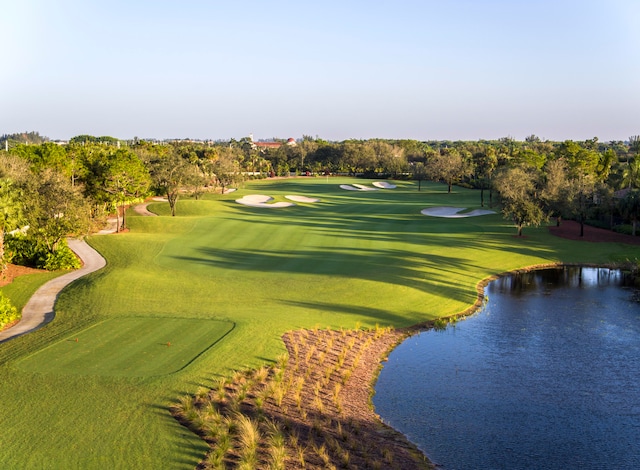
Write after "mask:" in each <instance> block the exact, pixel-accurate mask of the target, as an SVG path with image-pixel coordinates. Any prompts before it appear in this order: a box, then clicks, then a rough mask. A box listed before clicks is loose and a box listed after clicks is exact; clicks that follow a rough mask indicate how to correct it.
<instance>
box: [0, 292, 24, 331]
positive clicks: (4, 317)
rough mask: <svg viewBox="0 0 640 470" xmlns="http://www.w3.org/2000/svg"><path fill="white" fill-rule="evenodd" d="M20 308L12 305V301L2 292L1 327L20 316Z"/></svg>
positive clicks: (0, 304) (0, 305) (0, 296)
mask: <svg viewBox="0 0 640 470" xmlns="http://www.w3.org/2000/svg"><path fill="white" fill-rule="evenodd" d="M20 316H21V314H20V312H18V309H17V308H15V307H14V306H13V305H11V301H10V300H9V299H8V298H7V297H5V296H4V295H3V294H2V292H0V328H3V327H4V326H5V325H8V324H9V323H12V322H14V321H16V320H18V319H19V318H20Z"/></svg>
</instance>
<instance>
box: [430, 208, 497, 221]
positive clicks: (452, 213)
mask: <svg viewBox="0 0 640 470" xmlns="http://www.w3.org/2000/svg"><path fill="white" fill-rule="evenodd" d="M465 209H466V208H465V207H430V208H428V209H422V210H421V211H420V213H421V214H424V215H430V216H431V217H446V218H449V219H459V218H463V217H478V216H480V215H489V214H495V213H496V212H495V211H490V210H486V209H476V210H473V211H471V212H465V213H464V214H460V212H462V211H463V210H465Z"/></svg>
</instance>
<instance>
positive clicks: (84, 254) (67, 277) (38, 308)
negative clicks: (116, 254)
mask: <svg viewBox="0 0 640 470" xmlns="http://www.w3.org/2000/svg"><path fill="white" fill-rule="evenodd" d="M67 242H68V244H69V248H71V249H72V250H73V251H74V253H75V254H77V255H78V256H79V257H80V259H81V260H82V263H83V265H82V267H81V268H80V269H78V270H76V271H72V272H70V273H68V274H63V275H62V276H60V277H57V278H55V279H52V280H50V281H49V282H47V283H46V284H44V285H43V286H41V287H40V288H39V289H38V290H37V291H36V292H35V293H34V294H33V296H32V297H31V299H29V302H27V305H25V306H24V308H23V309H22V319H21V320H20V322H19V323H17V324H16V325H14V326H12V327H11V328H9V329H7V330H4V331H2V332H0V343H3V342H5V341H8V340H10V339H12V338H15V337H16V336H21V335H24V334H25V333H29V332H31V331H35V330H37V329H38V328H41V327H42V326H44V325H46V324H47V323H49V322H50V321H51V320H53V318H54V317H55V313H54V310H53V306H54V304H55V303H56V299H57V298H58V294H59V293H60V291H61V290H62V289H63V288H65V287H66V286H67V285H69V284H71V283H72V282H73V281H75V280H76V279H79V278H81V277H82V276H85V275H87V274H89V273H92V272H94V271H97V270H98V269H101V268H103V267H104V266H106V264H107V262H106V260H105V259H104V258H103V257H102V255H101V254H100V253H98V252H97V251H96V250H94V249H93V248H91V247H90V246H89V245H88V244H87V242H85V241H84V240H77V239H71V238H70V239H68V240H67Z"/></svg>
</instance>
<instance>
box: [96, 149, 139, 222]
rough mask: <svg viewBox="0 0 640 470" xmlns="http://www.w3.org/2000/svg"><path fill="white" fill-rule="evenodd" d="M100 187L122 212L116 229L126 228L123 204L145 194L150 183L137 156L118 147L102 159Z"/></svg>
mask: <svg viewBox="0 0 640 470" xmlns="http://www.w3.org/2000/svg"><path fill="white" fill-rule="evenodd" d="M103 165H104V167H103V171H102V189H103V190H104V191H105V192H106V193H108V194H110V195H111V196H112V197H113V198H114V200H115V202H116V204H118V205H119V206H120V210H119V211H118V210H116V214H118V216H117V217H119V213H122V225H120V220H118V223H117V226H118V230H120V229H125V228H126V219H125V213H126V211H125V205H126V204H127V202H128V201H129V200H131V199H137V198H140V197H142V196H144V195H146V194H147V191H148V190H149V187H150V185H151V177H150V175H149V171H148V170H147V168H146V166H145V165H144V164H143V163H142V161H141V160H140V159H139V158H138V156H137V155H136V154H135V153H133V152H132V151H130V150H127V149H118V150H116V151H115V152H112V153H110V154H109V155H108V156H107V158H106V159H105V160H104V161H103Z"/></svg>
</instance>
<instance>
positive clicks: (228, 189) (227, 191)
mask: <svg viewBox="0 0 640 470" xmlns="http://www.w3.org/2000/svg"><path fill="white" fill-rule="evenodd" d="M237 190H238V189H237V188H227V189H225V190H224V191H223V192H222V194H229V193H232V192H234V191H237Z"/></svg>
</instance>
